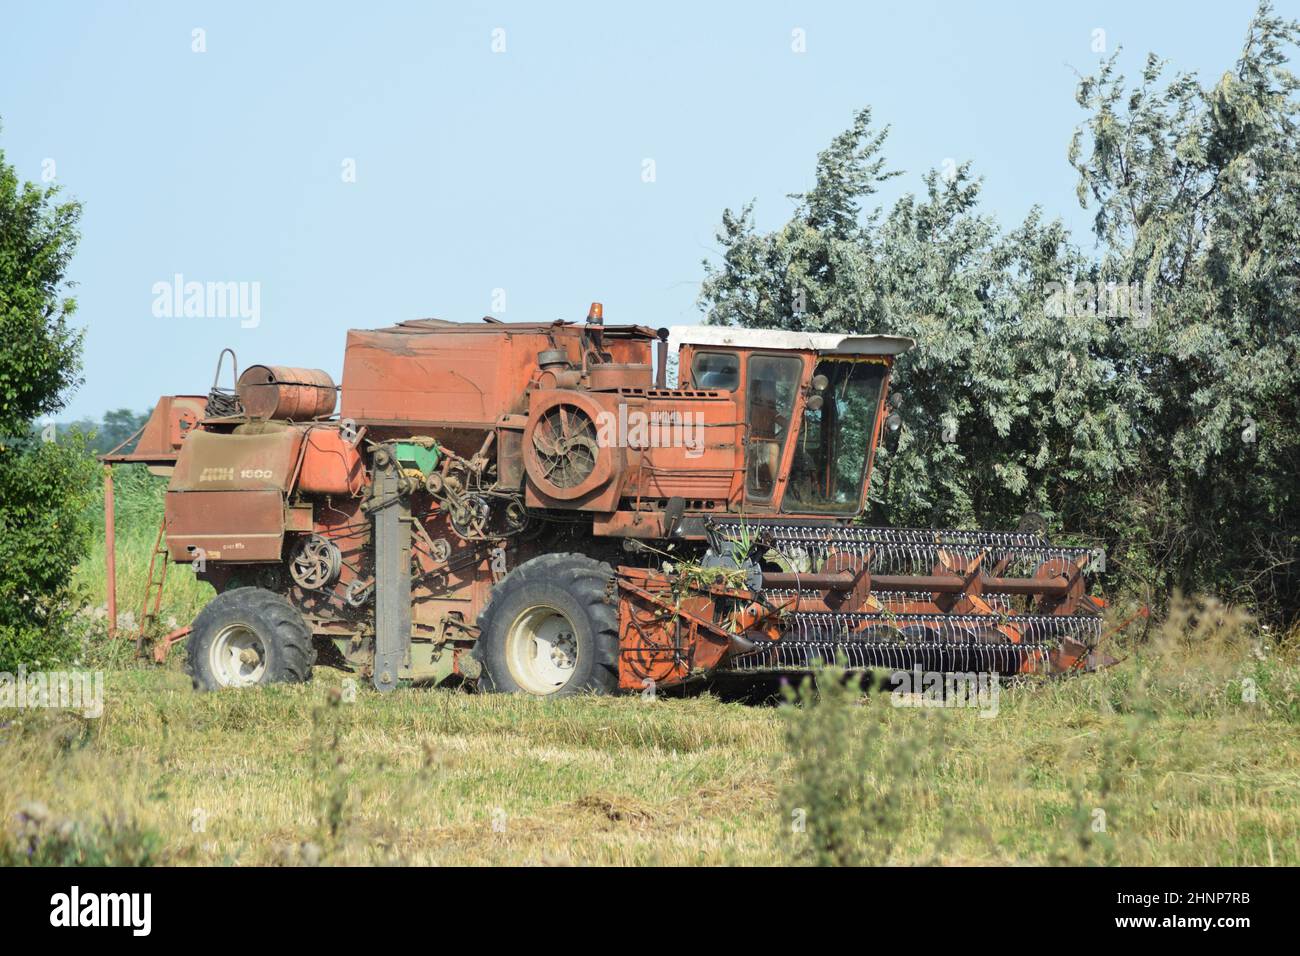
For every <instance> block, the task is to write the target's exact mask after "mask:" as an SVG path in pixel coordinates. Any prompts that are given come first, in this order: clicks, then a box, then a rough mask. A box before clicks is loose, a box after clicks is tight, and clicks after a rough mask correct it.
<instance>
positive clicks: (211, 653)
mask: <svg viewBox="0 0 1300 956" xmlns="http://www.w3.org/2000/svg"><path fill="white" fill-rule="evenodd" d="M186 645H187V646H186V654H185V669H186V671H187V672H188V673H189V675H190V678H191V679H192V680H193V681H194V689H195V690H224V689H225V688H228V687H254V686H257V685H259V684H274V683H290V684H298V683H302V682H304V681H308V680H311V668H312V665H313V664H314V663H316V650H315V648H314V647H313V646H312V639H311V628H309V627H308V626H307V622H306V621H305V620H303V616H302V615H301V614H299V613H298V611H297V610H296V609H295V608H294V607H293V605H292V604H290V603H289V602H288V601H287V600H286V599H285V598H284V597H282V596H280V595H279V594H276V593H274V592H272V591H267V590H265V589H264V588H234V589H233V590H230V591H225V592H223V593H221V594H219V595H217V597H215V598H214V599H213V600H212V601H211V603H209V604H208V606H207V607H205V608H204V609H203V610H202V611H200V612H199V616H198V617H196V618H195V619H194V624H193V627H192V629H191V631H190V637H189V640H188V641H187V642H186Z"/></svg>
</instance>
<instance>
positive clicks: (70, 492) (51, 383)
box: [0, 151, 95, 671]
mask: <svg viewBox="0 0 1300 956" xmlns="http://www.w3.org/2000/svg"><path fill="white" fill-rule="evenodd" d="M57 194H58V189H57V187H40V186H36V185H34V184H32V183H23V184H21V185H20V183H19V179H18V175H17V172H16V171H15V170H14V168H13V167H12V166H10V165H8V164H7V163H6V162H5V158H4V153H3V152H2V151H0V341H3V342H4V348H3V349H0V670H5V671H12V670H14V669H15V668H16V667H17V666H18V665H19V664H26V665H34V664H36V663H40V664H42V665H45V664H53V663H58V662H60V661H63V660H66V659H68V658H69V657H70V656H71V655H72V654H73V653H74V652H75V641H73V640H72V638H71V637H70V636H69V634H68V629H67V627H66V625H67V620H68V616H69V614H70V613H71V611H72V610H73V608H74V600H73V595H72V593H71V591H70V586H69V580H70V577H71V574H72V570H73V567H74V566H75V564H76V561H77V560H78V559H79V558H80V557H81V556H82V555H84V553H85V550H86V547H87V544H88V537H89V524H88V521H87V518H86V508H87V505H88V504H89V502H90V499H91V496H92V495H93V492H94V487H95V485H94V482H95V467H94V461H93V460H92V459H91V458H89V456H88V455H87V454H86V453H85V448H84V441H83V440H82V439H81V438H80V437H79V436H77V435H72V436H69V437H68V438H66V439H65V440H61V441H47V440H44V438H46V437H49V436H48V433H45V434H44V435H43V434H42V432H43V431H44V430H43V429H41V428H40V427H39V425H38V423H37V422H36V419H37V418H38V417H41V416H46V415H50V414H52V413H54V412H56V411H58V410H59V409H60V408H62V407H63V405H64V401H65V398H66V394H67V392H68V390H69V389H71V388H72V387H74V386H75V385H76V384H77V383H78V382H79V378H78V373H79V371H80V359H81V335H80V334H79V333H78V332H77V331H75V330H73V329H72V328H71V327H70V325H69V322H68V320H69V319H70V318H71V316H72V314H73V312H74V311H75V309H76V303H75V301H74V300H73V299H71V298H69V297H67V296H66V295H65V292H66V290H67V286H68V284H67V281H66V271H67V266H68V263H69V261H70V259H71V257H72V253H73V250H74V249H75V248H76V244H77V239H78V234H77V228H76V227H77V221H78V219H79V217H80V214H81V209H80V206H79V205H78V204H77V203H75V202H60V201H58V198H57Z"/></svg>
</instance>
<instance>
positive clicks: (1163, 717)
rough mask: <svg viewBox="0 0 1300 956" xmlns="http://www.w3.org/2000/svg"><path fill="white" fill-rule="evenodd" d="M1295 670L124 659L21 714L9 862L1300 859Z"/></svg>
mask: <svg viewBox="0 0 1300 956" xmlns="http://www.w3.org/2000/svg"><path fill="white" fill-rule="evenodd" d="M1193 630H1195V626H1194V627H1193ZM1298 676H1300V671H1298V670H1297V669H1296V668H1295V667H1293V666H1287V665H1285V664H1283V663H1282V662H1280V661H1279V660H1278V659H1276V658H1270V659H1268V660H1264V661H1261V660H1258V659H1257V658H1256V657H1255V656H1253V655H1252V654H1251V652H1250V651H1249V649H1248V647H1246V646H1244V645H1227V646H1224V645H1219V646H1214V647H1211V646H1209V645H1208V644H1203V645H1200V646H1188V645H1187V644H1186V643H1178V642H1174V643H1173V644H1168V645H1166V646H1164V647H1161V646H1160V642H1159V641H1157V643H1156V645H1153V646H1152V648H1151V649H1150V651H1149V652H1148V653H1147V654H1145V655H1144V656H1142V657H1140V658H1136V659H1129V660H1128V661H1126V662H1125V663H1123V664H1121V665H1119V666H1117V667H1116V668H1113V669H1111V670H1110V671H1107V672H1105V673H1102V674H1097V675H1092V676H1086V677H1081V678H1076V679H1071V680H1066V681H1055V682H1047V683H1034V684H1026V685H1023V686H1016V687H1004V688H1003V689H1002V693H1001V695H1000V698H999V702H998V703H999V706H998V709H997V714H996V716H992V717H985V716H981V715H980V713H979V712H978V711H976V710H973V709H943V710H939V709H916V708H898V707H894V706H891V700H892V698H891V696H890V695H889V694H884V693H873V694H868V695H867V696H866V697H860V696H859V695H856V694H850V695H833V694H832V695H828V696H827V697H826V698H825V699H824V700H823V701H822V703H820V704H817V705H808V706H803V707H797V708H791V707H775V706H755V705H752V704H741V703H726V702H723V701H722V700H719V699H717V698H716V697H712V696H708V695H705V696H696V697H684V698H668V697H661V698H660V699H658V700H654V701H650V702H647V701H643V700H642V699H640V698H638V697H631V698H614V699H609V698H587V699H570V700H559V701H535V700H530V699H519V698H515V697H502V696H476V695H472V694H468V693H464V692H458V691H446V690H423V689H401V690H399V691H397V692H395V693H393V694H391V695H388V696H385V697H381V696H379V695H378V694H375V693H374V692H372V691H370V690H368V689H367V688H366V687H365V685H364V684H361V686H359V687H357V688H356V690H355V694H354V693H352V692H351V688H348V687H347V686H346V685H344V683H343V681H344V679H345V675H343V674H341V673H340V672H337V671H333V670H328V669H318V670H317V676H316V679H315V680H314V681H313V682H312V683H311V684H308V685H302V686H274V687H269V688H265V689H256V690H249V691H242V692H226V693H218V694H206V695H203V694H196V693H194V692H192V691H191V690H190V687H189V682H188V680H187V679H186V678H185V677H184V675H183V674H181V673H180V672H179V671H178V670H177V669H176V668H175V667H174V666H173V667H171V668H168V669H153V668H147V667H140V668H126V669H121V670H115V671H111V672H109V673H108V674H107V675H106V693H105V707H104V713H103V715H102V716H101V717H100V718H98V719H87V718H84V717H82V716H79V715H76V714H72V713H69V712H67V711H53V710H25V711H8V712H7V713H6V716H5V718H4V721H3V723H2V724H0V760H2V761H3V764H4V767H5V773H4V775H3V782H0V814H2V815H3V817H4V819H5V820H6V821H11V823H10V825H9V832H8V834H7V836H6V840H5V843H4V844H3V846H4V850H3V855H4V856H5V858H6V859H7V861H8V862H11V863H12V862H20V861H22V860H23V859H27V858H31V859H33V860H34V861H56V862H102V861H109V862H111V861H118V862H155V863H175V864H271V863H293V864H300V863H317V862H319V863H410V864H426V863H436V864H494V863H516V864H519V863H522V864H570V863H572V864H589V863H591V864H634V863H635V864H646V863H650V864H690V865H697V864H738V863H746V864H777V863H785V862H799V861H810V862H828V861H829V862H835V861H841V862H882V863H883V862H890V863H899V864H918V863H956V864H974V863H1098V864H1107V863H1111V864H1150V863H1154V864H1229V865H1239V864H1251V865H1255V864H1259V865H1272V864H1276V865H1295V864H1297V863H1300V733H1298V731H1300V700H1298V699H1297V686H1296V682H1297V677H1298ZM1243 677H1244V678H1246V680H1247V681H1253V682H1254V683H1253V684H1251V683H1246V684H1243V683H1242V679H1243ZM1248 688H1250V689H1253V691H1254V694H1253V697H1254V700H1253V702H1251V701H1250V700H1243V699H1242V698H1243V696H1245V697H1247V698H1249V697H1251V696H1252V694H1251V693H1245V694H1243V691H1244V690H1246V689H1248ZM795 800H798V801H800V802H802V803H803V804H806V805H805V806H798V805H796V804H795V803H794V802H793V801H795ZM800 813H802V816H803V817H804V818H805V822H804V827H803V832H802V833H797V832H793V831H794V830H795V822H794V821H795V820H796V818H797V817H798V816H799V815H800Z"/></svg>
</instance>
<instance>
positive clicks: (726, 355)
mask: <svg viewBox="0 0 1300 956" xmlns="http://www.w3.org/2000/svg"><path fill="white" fill-rule="evenodd" d="M691 382H692V383H694V385H695V387H696V388H708V389H715V390H717V391H720V392H734V391H735V390H736V386H738V385H739V384H740V359H739V357H738V356H737V355H736V354H735V353H734V352H696V353H695V359H694V361H693V362H691Z"/></svg>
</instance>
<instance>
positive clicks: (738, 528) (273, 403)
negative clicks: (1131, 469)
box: [113, 304, 1102, 696]
mask: <svg viewBox="0 0 1300 956" xmlns="http://www.w3.org/2000/svg"><path fill="white" fill-rule="evenodd" d="M669 337H670V336H669V333H668V330H665V329H660V330H658V331H655V330H652V329H649V328H644V327H640V326H608V327H607V326H605V325H604V324H603V320H602V315H601V309H600V306H599V304H594V305H593V306H592V309H591V312H590V314H589V315H588V318H587V321H586V322H585V323H582V324H579V323H571V322H554V323H549V324H502V323H497V322H493V321H490V320H486V321H484V322H483V323H479V324H459V323H451V322H444V321H441V320H435V319H423V320H417V321H409V322H402V323H400V324H398V325H396V326H393V327H390V328H384V329H379V330H375V331H351V332H349V333H348V338H347V352H346V356H345V361H344V369H343V382H342V388H341V389H336V388H335V386H334V383H333V382H332V381H331V380H330V377H329V376H328V375H327V374H325V373H324V372H320V371H315V370H308V369H298V368H285V367H278V366H262V365H255V366H252V367H250V368H248V369H246V370H245V371H244V373H243V374H242V375H240V376H238V382H237V387H236V388H235V389H221V388H218V387H216V386H215V385H214V387H213V391H212V392H211V393H210V394H209V395H208V396H206V397H195V396H188V397H186V396H177V397H173V398H165V399H163V400H162V401H161V402H160V403H159V405H158V408H157V409H156V410H155V413H154V418H153V419H152V420H151V422H150V424H149V426H147V428H146V431H145V434H144V436H142V437H141V439H140V442H139V444H138V445H137V448H136V450H135V451H134V452H132V453H129V454H126V455H118V456H116V457H115V458H114V459H113V460H150V461H152V462H153V464H155V466H158V465H160V464H162V465H164V466H165V465H166V463H167V461H168V458H169V456H170V459H172V460H174V466H173V467H171V479H170V484H169V486H168V490H167V496H166V517H165V524H164V531H165V546H166V552H167V554H168V556H169V557H170V559H171V560H172V561H174V562H187V563H191V564H193V566H194V570H195V572H196V573H197V574H198V576H199V577H200V578H202V579H203V580H206V581H208V582H210V583H211V584H212V585H213V586H214V587H215V588H216V590H217V592H218V594H217V597H216V598H215V599H214V600H213V601H212V602H211V603H210V604H209V605H208V606H207V607H206V608H205V609H204V610H203V611H202V612H201V613H200V614H199V616H198V617H197V619H196V620H195V621H194V622H193V626H192V630H191V632H190V633H189V637H188V649H187V650H188V668H189V670H190V673H191V674H192V676H193V678H194V682H195V685H196V686H197V687H201V688H207V689H215V688H219V687H227V686H239V685H249V684H259V683H265V682H269V681H277V680H285V681H300V680H306V679H308V678H309V677H310V675H311V669H312V665H313V663H314V662H315V660H316V654H317V650H318V649H320V650H321V651H322V652H323V653H329V654H330V655H331V658H332V660H333V661H334V662H336V663H338V664H339V665H340V666H344V667H349V668H352V669H354V670H355V671H357V672H359V673H362V674H365V675H366V676H368V677H369V678H370V679H371V680H372V681H373V683H374V686H375V687H376V688H378V689H379V690H381V691H386V690H390V689H392V688H393V687H395V686H396V685H397V684H398V682H399V681H402V680H409V681H412V682H421V683H437V682H440V681H444V680H447V679H450V678H460V679H463V680H467V681H473V682H476V683H477V685H478V686H479V687H480V688H483V689H486V690H493V691H517V692H525V693H529V694H535V695H539V696H541V695H550V694H558V695H562V694H570V693H574V692H579V691H593V692H598V693H608V692H613V691H615V690H616V689H619V688H622V689H635V690H641V689H642V688H645V687H647V686H650V684H651V682H653V684H654V685H657V686H660V687H667V686H670V685H675V684H681V683H684V682H687V681H692V680H698V679H703V678H707V677H710V676H717V675H723V674H735V673H764V672H765V673H771V674H779V673H794V672H800V671H804V670H807V669H808V668H809V667H810V666H812V664H813V663H814V661H816V660H823V661H827V662H832V661H835V660H842V661H843V662H845V663H846V664H847V665H849V666H850V667H858V668H865V667H884V668H900V669H901V668H913V667H919V668H923V669H926V670H931V671H970V670H980V671H995V672H998V673H1001V674H1017V673H1029V672H1054V671H1064V670H1070V669H1074V668H1081V667H1086V666H1089V665H1090V663H1091V662H1092V657H1093V649H1094V648H1095V646H1096V643H1097V640H1098V638H1099V637H1100V629H1101V616H1100V608H1101V606H1102V602H1101V601H1099V600H1097V599H1094V598H1092V597H1090V596H1089V595H1088V593H1087V591H1086V588H1085V572H1086V571H1087V566H1088V562H1089V559H1090V553H1089V551H1088V550H1087V549H1084V548H1072V547H1057V546H1054V545H1052V544H1050V543H1048V541H1046V540H1045V539H1044V538H1043V537H1041V536H1040V535H1038V534H1033V533H998V532H983V531H936V530H920V529H901V528H874V527H866V526H864V525H862V524H860V523H859V521H858V519H859V516H860V515H861V514H862V512H863V509H864V506H865V501H866V492H867V485H868V482H869V480H870V476H871V466H872V459H873V455H874V451H875V448H876V445H877V443H878V442H879V439H880V434H881V427H882V420H883V418H884V416H885V413H886V405H885V396H886V391H887V389H888V385H889V375H890V370H891V368H892V365H893V363H894V360H895V358H896V357H897V356H898V355H899V354H901V353H902V352H904V351H906V350H907V349H908V348H910V347H911V346H912V345H913V344H914V343H913V342H912V341H911V340H910V339H905V338H899V337H895V336H886V335H830V334H805V333H794V332H778V331H756V330H740V329H728V328H716V327H703V328H683V329H678V330H675V331H674V333H673V337H674V338H675V339H676V340H677V345H678V348H679V352H678V358H679V370H680V373H679V378H680V382H679V384H678V385H677V386H676V387H674V388H668V387H666V386H665V383H664V368H665V365H666V360H667V355H668V348H669V342H668V340H669ZM656 349H657V351H658V355H657V359H658V362H657V366H658V371H657V374H654V373H652V368H654V366H655V364H656V363H654V362H653V361H652V358H653V355H652V353H653V352H654V351H655V350H656ZM340 392H341V400H340V396H339V393H340ZM336 405H338V410H337V414H336Z"/></svg>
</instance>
